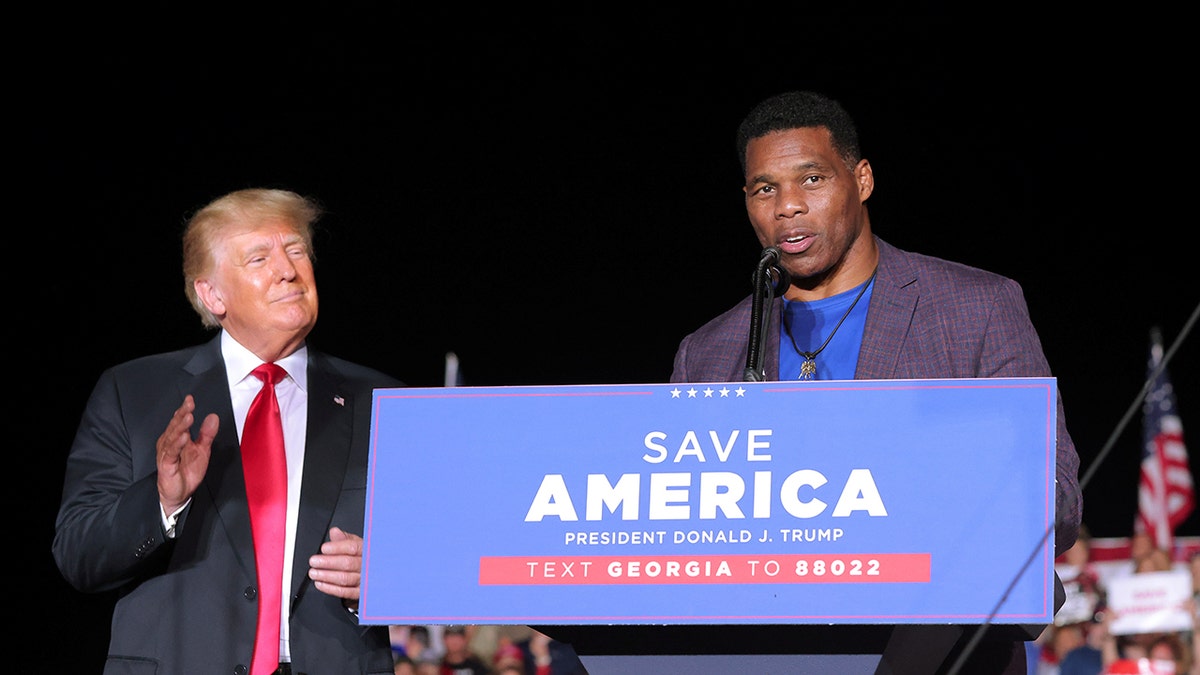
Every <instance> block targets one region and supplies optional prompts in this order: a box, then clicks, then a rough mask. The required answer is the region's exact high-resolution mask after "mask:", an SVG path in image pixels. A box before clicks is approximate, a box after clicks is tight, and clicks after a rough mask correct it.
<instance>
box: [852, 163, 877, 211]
mask: <svg viewBox="0 0 1200 675" xmlns="http://www.w3.org/2000/svg"><path fill="white" fill-rule="evenodd" d="M854 177H855V178H856V179H857V180H858V201H859V202H865V201H867V197H870V196H871V193H872V192H874V191H875V172H874V171H872V170H871V163H870V162H868V161H867V160H865V159H860V160H859V161H858V166H856V167H854Z"/></svg>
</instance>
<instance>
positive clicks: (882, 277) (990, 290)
mask: <svg viewBox="0 0 1200 675" xmlns="http://www.w3.org/2000/svg"><path fill="white" fill-rule="evenodd" d="M876 243H877V244H878V246H879V273H878V276H877V277H876V279H875V289H874V290H873V291H872V292H871V304H870V309H869V310H868V314H867V323H866V328H865V329H864V331H863V340H862V349H861V350H860V351H859V353H858V368H857V370H856V371H855V374H854V377H855V379H858V380H880V379H936V378H955V377H1051V376H1052V375H1051V372H1050V365H1049V364H1048V363H1047V361H1046V356H1045V354H1044V353H1043V352H1042V343H1041V340H1040V339H1039V337H1038V334H1037V331H1036V330H1035V329H1034V327H1033V323H1032V321H1031V320H1030V318H1029V309H1028V307H1027V306H1026V304H1025V296H1024V293H1023V291H1022V290H1021V286H1020V285H1019V284H1018V283H1017V282H1016V281H1014V280H1012V279H1008V278H1006V277H1002V276H1000V275H998V274H995V273H993V272H988V271H985V270H981V269H977V268H974V267H968V266H966V265H963V264H960V263H955V262H950V261H947V260H941V259H939V258H933V257H930V256H927V255H921V254H918V253H910V252H908V251H902V250H900V249H898V248H896V247H894V246H892V245H890V244H888V243H886V242H884V241H883V240H882V239H879V238H878V237H876ZM751 300H752V299H751V297H750V296H747V297H746V298H745V299H744V300H742V301H741V302H739V303H738V304H737V305H736V306H734V307H733V308H732V309H730V310H728V311H726V312H725V313H723V314H721V315H720V316H718V317H716V318H714V319H713V320H711V321H709V322H708V323H706V324H704V325H703V326H701V327H700V329H699V330H697V331H696V332H694V333H692V334H690V335H688V336H687V337H685V338H684V339H683V341H682V342H681V343H680V345H679V350H678V351H677V352H676V354H675V365H674V370H673V371H672V373H671V381H672V382H733V381H741V380H742V377H743V373H744V371H745V369H746V347H747V333H748V331H749V327H750V306H751ZM774 302H775V306H774V308H773V309H772V311H771V316H770V324H769V325H768V326H765V327H764V330H765V331H766V333H767V334H766V344H765V346H764V348H763V366H764V369H765V371H766V376H767V378H766V379H767V380H778V379H779V317H780V314H781V313H782V303H783V301H782V300H780V299H776V300H775V301H774ZM1057 418H1058V433H1057V471H1056V478H1057V483H1056V485H1055V531H1054V553H1055V555H1056V556H1057V555H1060V554H1062V553H1063V552H1064V551H1066V550H1067V549H1068V548H1070V547H1071V546H1072V545H1073V544H1074V543H1075V539H1076V537H1078V535H1079V523H1080V518H1081V517H1082V509H1083V504H1082V495H1081V493H1080V491H1079V455H1078V454H1077V453H1076V452H1075V444H1074V443H1073V442H1072V441H1071V436H1070V434H1068V433H1067V426H1066V417H1065V416H1064V414H1063V405H1062V393H1061V391H1060V392H1059V394H1058V414H1057Z"/></svg>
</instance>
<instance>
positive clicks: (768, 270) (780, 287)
mask: <svg viewBox="0 0 1200 675" xmlns="http://www.w3.org/2000/svg"><path fill="white" fill-rule="evenodd" d="M782 259H783V252H782V251H780V250H779V248H778V247H775V246H768V247H766V248H764V249H763V252H762V256H761V257H759V259H758V266H757V267H755V268H754V276H753V277H752V278H751V284H752V286H753V288H754V293H753V295H752V299H751V305H750V330H749V335H748V336H747V342H748V344H747V345H746V369H745V370H744V371H743V373H742V379H743V380H744V381H746V382H762V381H764V380H765V379H766V371H765V369H764V368H763V363H762V355H763V352H765V351H766V345H765V344H764V342H765V340H766V332H765V331H764V330H763V327H764V326H767V325H770V315H771V306H772V304H773V303H772V300H773V299H774V298H778V297H780V296H782V295H783V294H784V293H785V292H786V291H787V289H788V286H791V284H792V281H791V276H790V275H789V274H788V271H787V270H786V269H784V267H783V265H782V264H781V260H782Z"/></svg>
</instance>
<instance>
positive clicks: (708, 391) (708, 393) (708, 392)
mask: <svg viewBox="0 0 1200 675" xmlns="http://www.w3.org/2000/svg"><path fill="white" fill-rule="evenodd" d="M712 394H713V388H712V387H709V388H707V389H705V390H704V398H712Z"/></svg>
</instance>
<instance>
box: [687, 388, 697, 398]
mask: <svg viewBox="0 0 1200 675" xmlns="http://www.w3.org/2000/svg"><path fill="white" fill-rule="evenodd" d="M687 391H688V398H696V388H695V387H692V388H691V389H688V390H687Z"/></svg>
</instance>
